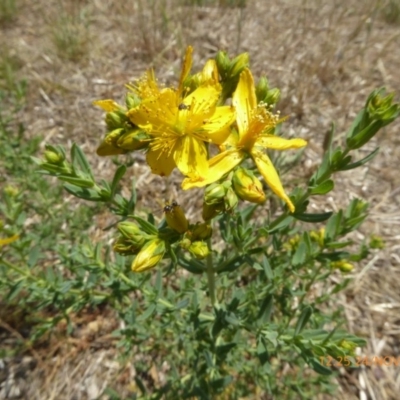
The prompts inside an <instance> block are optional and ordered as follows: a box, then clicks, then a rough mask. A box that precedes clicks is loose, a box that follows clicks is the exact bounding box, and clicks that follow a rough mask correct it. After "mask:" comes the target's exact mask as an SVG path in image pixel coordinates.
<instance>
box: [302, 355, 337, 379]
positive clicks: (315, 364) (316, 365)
mask: <svg viewBox="0 0 400 400" xmlns="http://www.w3.org/2000/svg"><path fill="white" fill-rule="evenodd" d="M308 363H309V364H310V366H311V368H312V369H313V370H314V371H315V372H316V373H318V374H320V375H325V376H327V375H332V370H331V369H329V368H327V367H325V366H324V365H322V364H320V362H319V361H317V360H316V359H314V358H310V359H309V360H308Z"/></svg>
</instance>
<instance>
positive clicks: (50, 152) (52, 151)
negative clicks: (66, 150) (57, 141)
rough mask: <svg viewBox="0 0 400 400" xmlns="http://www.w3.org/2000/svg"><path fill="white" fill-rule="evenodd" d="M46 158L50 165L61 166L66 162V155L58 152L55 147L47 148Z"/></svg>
mask: <svg viewBox="0 0 400 400" xmlns="http://www.w3.org/2000/svg"><path fill="white" fill-rule="evenodd" d="M44 158H45V159H46V161H47V162H48V163H49V164H55V165H61V164H62V163H63V162H64V160H65V154H63V153H62V152H61V151H58V150H57V149H56V148H55V147H53V146H51V147H50V146H46V150H45V151H44Z"/></svg>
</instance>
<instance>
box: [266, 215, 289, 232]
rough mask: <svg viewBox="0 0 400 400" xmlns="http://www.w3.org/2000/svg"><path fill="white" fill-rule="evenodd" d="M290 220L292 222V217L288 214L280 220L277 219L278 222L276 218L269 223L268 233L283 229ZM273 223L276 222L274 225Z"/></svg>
mask: <svg viewBox="0 0 400 400" xmlns="http://www.w3.org/2000/svg"><path fill="white" fill-rule="evenodd" d="M292 222H293V217H292V216H291V215H288V216H287V217H286V218H284V219H283V220H282V221H279V222H278V223H277V220H275V221H274V222H273V223H272V224H270V225H269V227H268V233H276V232H279V231H281V230H284V229H285V228H287V227H288V226H289V225H290V224H291V223H292ZM275 223H276V225H275Z"/></svg>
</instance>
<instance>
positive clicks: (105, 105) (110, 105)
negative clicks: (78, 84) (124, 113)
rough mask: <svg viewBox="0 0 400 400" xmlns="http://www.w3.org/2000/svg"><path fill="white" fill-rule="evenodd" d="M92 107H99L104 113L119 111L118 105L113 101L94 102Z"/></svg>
mask: <svg viewBox="0 0 400 400" xmlns="http://www.w3.org/2000/svg"><path fill="white" fill-rule="evenodd" d="M93 105H94V106H99V107H100V108H102V109H103V110H104V111H106V112H111V111H115V110H120V109H121V106H120V105H118V103H116V102H115V101H114V100H110V99H108V100H96V101H94V102H93Z"/></svg>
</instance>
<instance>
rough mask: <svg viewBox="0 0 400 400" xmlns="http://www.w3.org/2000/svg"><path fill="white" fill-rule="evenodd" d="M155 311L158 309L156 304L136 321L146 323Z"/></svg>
mask: <svg viewBox="0 0 400 400" xmlns="http://www.w3.org/2000/svg"><path fill="white" fill-rule="evenodd" d="M155 309H156V304H151V305H150V306H149V307H148V308H147V310H146V311H145V312H144V313H143V314H141V315H140V316H139V317H138V318H137V319H136V321H145V320H146V319H147V318H149V317H150V316H151V315H152V314H153V313H154V311H155Z"/></svg>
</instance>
